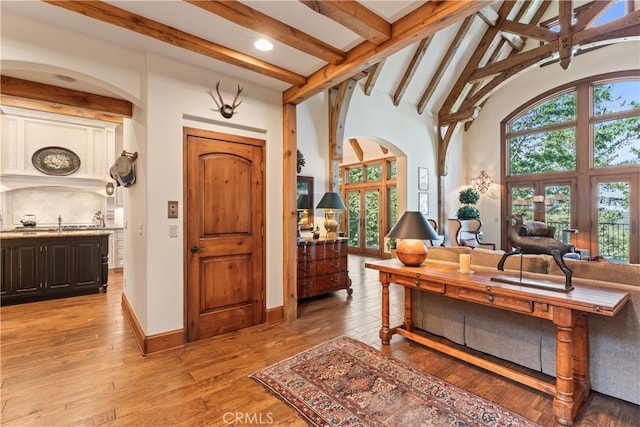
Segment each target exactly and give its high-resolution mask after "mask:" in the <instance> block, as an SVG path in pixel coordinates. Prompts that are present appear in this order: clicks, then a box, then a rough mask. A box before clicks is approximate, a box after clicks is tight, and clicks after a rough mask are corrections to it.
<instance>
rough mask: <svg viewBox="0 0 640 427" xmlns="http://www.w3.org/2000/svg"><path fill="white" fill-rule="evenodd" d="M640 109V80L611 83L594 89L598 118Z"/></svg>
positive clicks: (594, 103)
mask: <svg viewBox="0 0 640 427" xmlns="http://www.w3.org/2000/svg"><path fill="white" fill-rule="evenodd" d="M635 108H640V80H631V81H624V82H609V83H604V84H601V85H595V86H594V87H593V112H594V114H595V115H596V116H600V115H603V114H611V113H617V112H619V111H629V110H633V109H635Z"/></svg>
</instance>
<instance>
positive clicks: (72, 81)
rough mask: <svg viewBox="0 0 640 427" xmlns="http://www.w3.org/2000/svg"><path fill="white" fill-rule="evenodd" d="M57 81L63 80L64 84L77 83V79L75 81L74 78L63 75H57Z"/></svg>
mask: <svg viewBox="0 0 640 427" xmlns="http://www.w3.org/2000/svg"><path fill="white" fill-rule="evenodd" d="M56 79H58V80H62V81H63V82H67V83H74V82H75V81H76V79H74V78H73V77H69V76H65V75H62V74H56Z"/></svg>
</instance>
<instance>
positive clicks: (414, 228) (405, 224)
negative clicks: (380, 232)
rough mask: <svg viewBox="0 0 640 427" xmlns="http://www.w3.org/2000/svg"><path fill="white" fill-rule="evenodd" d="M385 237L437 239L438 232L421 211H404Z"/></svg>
mask: <svg viewBox="0 0 640 427" xmlns="http://www.w3.org/2000/svg"><path fill="white" fill-rule="evenodd" d="M387 237H393V238H395V239H418V240H437V239H439V236H438V233H436V231H435V230H434V229H433V227H432V226H431V224H429V222H428V221H427V220H426V219H425V217H424V215H423V214H422V212H418V211H405V213H404V214H402V217H400V220H399V221H398V222H397V223H396V225H394V226H393V228H392V229H391V231H389V233H388V234H387Z"/></svg>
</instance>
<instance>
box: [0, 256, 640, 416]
mask: <svg viewBox="0 0 640 427" xmlns="http://www.w3.org/2000/svg"><path fill="white" fill-rule="evenodd" d="M363 260H364V258H361V257H355V256H350V261H349V263H350V276H351V278H352V280H353V288H354V293H353V296H352V297H347V295H346V292H345V291H339V292H336V293H334V294H330V295H326V296H322V297H317V298H313V299H309V300H304V301H301V303H300V306H299V308H300V309H299V319H298V320H297V321H295V322H293V323H291V324H278V325H259V326H255V327H251V328H247V329H244V330H241V331H238V332H235V333H230V334H225V335H221V336H218V337H215V338H212V339H207V340H202V341H200V342H196V343H191V344H188V345H187V346H185V347H184V348H180V349H175V350H170V351H166V352H163V353H160V354H155V355H151V356H148V357H142V356H141V355H140V352H139V351H138V348H137V346H136V343H135V341H134V338H133V334H132V332H131V329H130V327H129V325H128V324H127V322H126V320H125V319H124V318H123V315H122V309H121V292H122V274H117V273H116V274H114V273H112V274H111V275H110V286H109V292H108V293H107V294H94V295H87V296H80V297H73V298H66V299H62V300H55V301H44V302H37V303H29V304H22V305H15V306H7V307H2V309H1V316H2V358H1V361H2V365H1V366H2V389H1V391H2V417H1V420H0V421H1V424H2V425H3V426H63V425H64V426H67V425H69V426H71V425H77V426H97V425H117V426H195V425H212V426H225V425H234V426H240V425H260V424H262V425H265V424H271V425H277V426H288V425H290V426H302V425H305V423H304V422H303V421H302V420H301V419H300V418H299V417H298V416H297V415H296V414H295V412H294V411H293V410H292V409H290V408H289V407H288V406H287V405H285V404H284V403H282V402H281V401H279V400H278V399H277V398H275V397H274V396H272V395H270V394H269V393H268V392H267V391H265V389H263V388H262V387H261V386H260V385H258V383H256V382H255V381H253V380H251V379H249V378H248V377H247V376H248V375H249V374H250V373H251V372H253V371H255V370H258V369H260V368H262V367H264V366H267V365H270V364H273V363H276V362H278V361H280V360H282V359H284V358H286V357H288V356H291V355H293V354H295V353H297V352H300V351H302V350H305V349H307V348H309V347H311V346H313V345H316V344H319V343H321V342H323V341H326V340H328V339H331V338H334V337H337V336H340V335H348V336H350V337H353V338H356V339H358V340H360V341H362V342H365V343H367V344H369V345H371V346H373V347H374V348H377V349H380V347H381V345H380V341H379V339H378V329H379V328H380V313H379V306H380V286H379V284H378V281H377V277H378V275H377V273H376V272H374V271H371V270H365V269H364V268H363V266H362V264H363ZM391 298H392V304H393V306H392V307H394V306H395V307H398V309H395V310H392V311H394V312H395V314H394V316H393V318H392V324H397V323H400V321H401V320H402V319H401V318H400V315H401V310H400V309H399V308H400V307H401V304H402V293H401V289H395V287H392V293H391ZM382 351H383V352H384V353H386V354H390V355H392V356H393V357H395V358H397V359H400V360H403V361H404V362H406V363H407V364H409V365H412V366H414V367H416V368H418V369H422V370H424V371H427V372H430V373H432V374H434V375H436V376H438V377H440V378H443V379H445V380H446V381H449V382H450V383H453V384H455V385H457V386H459V387H462V388H464V389H466V390H469V391H471V392H473V393H476V394H478V395H480V396H483V397H485V398H487V399H490V400H492V401H494V402H496V403H498V404H500V405H502V406H504V407H506V408H508V409H511V410H513V411H515V412H517V413H519V414H522V415H524V416H525V417H528V418H530V419H532V420H534V421H537V422H538V423H539V424H541V425H543V426H553V425H555V423H554V421H553V418H552V415H551V413H552V412H551V407H552V404H551V398H550V397H549V396H547V395H544V394H542V393H539V392H536V391H534V390H531V389H529V388H527V387H524V386H521V385H519V384H515V383H512V382H510V381H507V380H503V379H502V378H500V377H498V376H495V375H493V374H490V373H487V372H485V371H483V370H480V369H477V368H475V367H472V366H470V365H467V364H465V363H461V362H458V361H456V360H455V359H452V358H450V357H447V356H444V355H442V354H439V353H437V352H433V351H430V350H428V349H426V348H424V347H422V346H420V345H418V344H415V343H411V342H409V341H407V340H405V339H404V338H402V337H394V338H393V340H392V343H391V345H390V346H385V348H383V349H382ZM639 420H640V409H639V407H638V406H637V405H633V404H630V403H627V402H623V401H620V400H617V399H613V398H610V397H607V396H604V395H602V394H599V393H592V394H591V396H590V397H589V399H588V401H587V402H586V403H585V405H584V406H583V408H582V409H581V411H580V413H579V416H578V419H577V423H576V425H580V426H597V427H605V426H620V427H623V426H629V427H631V426H637V425H638V422H639Z"/></svg>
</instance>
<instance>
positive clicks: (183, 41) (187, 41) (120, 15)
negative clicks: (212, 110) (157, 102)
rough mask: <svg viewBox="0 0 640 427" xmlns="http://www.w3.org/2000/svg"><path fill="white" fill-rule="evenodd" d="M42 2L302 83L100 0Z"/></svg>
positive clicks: (278, 70)
mask: <svg viewBox="0 0 640 427" xmlns="http://www.w3.org/2000/svg"><path fill="white" fill-rule="evenodd" d="M42 1H44V2H45V3H49V4H52V5H54V6H59V7H61V8H63V9H67V10H70V11H72V12H77V13H80V14H82V15H85V16H88V17H90V18H94V19H97V20H99V21H102V22H106V23H109V24H112V25H116V26H118V27H121V28H125V29H127V30H131V31H134V32H136V33H139V34H143V35H145V36H148V37H151V38H154V39H157V40H160V41H163V42H165V43H168V44H171V45H173V46H177V47H180V48H183V49H187V50H190V51H192V52H195V53H198V54H201V55H204V56H208V57H210V58H213V59H217V60H220V61H224V62H227V63H229V64H233V65H235V66H238V67H240V68H244V69H247V70H250V71H254V72H256V73H259V74H263V75H266V76H269V77H273V78H275V79H278V80H281V81H284V82H288V83H291V84H293V85H302V84H304V83H305V82H306V78H305V77H304V76H301V75H300V74H296V73H294V72H292V71H289V70H285V69H284V68H281V67H277V66H275V65H272V64H269V63H267V62H264V61H261V60H259V59H257V58H254V57H251V56H249V55H245V54H244V53H240V52H237V51H235V50H232V49H228V48H226V47H224V46H220V45H218V44H216V43H213V42H210V41H208V40H204V39H202V38H200V37H196V36H194V35H192V34H189V33H185V32H184V31H180V30H178V29H175V28H172V27H169V26H167V25H164V24H161V23H160V22H157V21H154V20H151V19H149V18H145V17H144V16H141V15H138V14H135V13H131V12H128V11H126V10H124V9H120V8H118V7H115V6H112V5H110V4H107V3H103V2H100V1H82V0H77V1H66V0H42Z"/></svg>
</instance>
